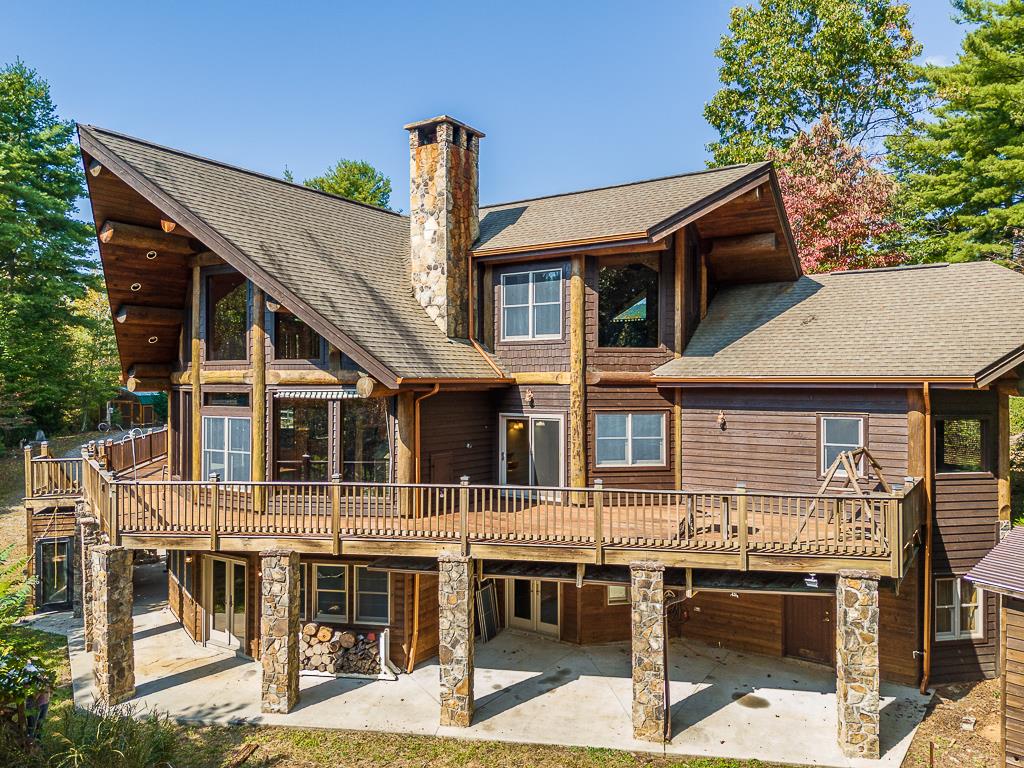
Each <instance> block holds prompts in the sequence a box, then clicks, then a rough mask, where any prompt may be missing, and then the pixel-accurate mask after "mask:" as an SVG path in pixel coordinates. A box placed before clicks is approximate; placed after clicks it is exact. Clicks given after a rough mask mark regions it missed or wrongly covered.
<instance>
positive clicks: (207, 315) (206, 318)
mask: <svg viewBox="0 0 1024 768" xmlns="http://www.w3.org/2000/svg"><path fill="white" fill-rule="evenodd" d="M231 274H238V275H239V276H240V277H241V278H242V281H243V284H244V285H245V337H244V341H243V344H244V347H245V356H244V357H241V358H239V359H237V360H228V359H226V358H225V359H223V360H222V359H219V358H218V359H214V358H211V357H210V354H209V349H210V335H211V334H210V323H211V322H212V312H211V311H210V309H211V308H210V280H211V279H212V278H215V277H220V276H223V275H231ZM200 280H201V281H202V282H201V285H200V297H199V298H200V303H199V329H200V359H201V363H202V364H203V365H204V366H207V367H210V368H216V367H221V368H231V367H237V366H238V365H239V364H240V363H242V364H251V363H252V318H253V311H254V307H253V304H252V299H253V292H252V288H253V286H252V281H251V280H249V278H247V277H246V276H245V275H243V274H242V273H241V272H239V271H238V270H236V269H233V268H232V267H230V266H227V265H224V266H217V267H204V268H203V269H202V271H201V273H200Z"/></svg>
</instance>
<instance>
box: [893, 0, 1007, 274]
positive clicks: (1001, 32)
mask: <svg viewBox="0 0 1024 768" xmlns="http://www.w3.org/2000/svg"><path fill="white" fill-rule="evenodd" d="M954 5H955V6H956V8H957V10H958V11H959V21H960V22H961V23H962V24H965V25H970V26H971V27H973V29H971V30H970V31H968V33H967V35H966V36H965V38H964V40H963V43H962V47H961V51H960V55H959V56H958V58H957V60H956V62H955V63H953V64H952V65H950V66H946V67H940V66H928V67H925V68H924V69H923V75H924V77H925V78H926V80H927V83H928V85H929V87H930V89H931V91H932V93H933V94H934V96H935V97H936V98H937V99H939V103H938V105H937V106H936V107H935V108H934V109H933V114H932V115H931V116H930V117H929V118H928V119H925V120H921V121H918V122H916V123H915V124H914V125H913V126H912V127H911V129H910V130H908V131H907V132H906V133H904V134H903V135H900V136H898V137H896V138H894V139H893V140H891V141H890V143H889V147H890V164H891V165H892V167H893V168H894V169H895V171H896V172H897V174H898V176H899V177H900V179H901V180H902V181H903V182H904V187H905V195H904V199H903V203H904V207H905V209H906V217H907V220H908V221H909V222H911V223H912V225H913V237H912V238H911V240H910V241H909V242H908V244H907V248H908V250H910V251H911V253H912V254H913V255H914V257H915V258H917V259H919V260H922V261H970V260H975V259H989V258H1003V259H1008V258H1011V257H1012V253H1013V245H1014V239H1015V238H1017V239H1019V238H1021V237H1022V233H1024V0H1002V1H1000V2H996V1H995V0H956V1H955V3H954Z"/></svg>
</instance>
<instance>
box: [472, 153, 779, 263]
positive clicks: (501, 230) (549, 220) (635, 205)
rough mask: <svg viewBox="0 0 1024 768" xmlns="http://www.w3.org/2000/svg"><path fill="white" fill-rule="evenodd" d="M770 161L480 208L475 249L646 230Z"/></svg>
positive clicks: (512, 247)
mask: <svg viewBox="0 0 1024 768" xmlns="http://www.w3.org/2000/svg"><path fill="white" fill-rule="evenodd" d="M769 166H770V164H769V163H753V164H747V165H733V166H728V167H725V168H716V169H712V170H707V171H697V172H695V173H687V174H683V175H680V176H670V177H667V178H663V179H652V180H651V181H638V182H635V183H632V184H621V185H619V186H614V187H603V188H601V189H589V190H583V191H581V192H570V193H566V194H562V195H553V196H550V197H538V198H535V199H531V200H520V201H518V202H512V203H502V204H501V205H491V206H486V207H484V208H481V209H480V236H479V237H478V238H477V241H476V244H475V245H474V246H473V248H474V250H475V251H478V252H487V251H495V250H506V249H508V250H523V249H527V248H530V247H536V246H542V245H551V244H555V243H573V242H578V241H589V240H610V239H616V238H618V239H622V237H623V236H626V235H632V236H634V237H636V236H647V235H648V234H649V233H650V231H651V230H652V229H654V228H656V227H657V225H659V224H661V223H663V222H665V221H666V220H667V219H670V218H672V217H674V216H675V215H677V214H679V213H680V212H682V211H685V210H686V209H688V208H691V207H695V206H698V204H700V203H701V202H702V201H704V200H705V199H707V198H708V197H710V196H712V195H714V194H715V193H716V192H720V191H722V190H723V189H725V188H726V187H728V186H729V185H731V184H734V183H736V182H739V181H740V180H742V179H744V178H746V177H754V176H757V175H758V174H759V173H760V172H765V171H767V170H768V168H769Z"/></svg>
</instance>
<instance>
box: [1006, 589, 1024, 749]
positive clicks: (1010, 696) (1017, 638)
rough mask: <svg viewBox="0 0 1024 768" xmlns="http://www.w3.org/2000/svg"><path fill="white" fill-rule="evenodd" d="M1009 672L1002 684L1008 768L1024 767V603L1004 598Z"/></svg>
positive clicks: (1023, 601) (1007, 668) (1007, 671)
mask: <svg viewBox="0 0 1024 768" xmlns="http://www.w3.org/2000/svg"><path fill="white" fill-rule="evenodd" d="M1003 599H1004V606H1005V610H1004V612H1003V615H1004V617H1005V619H1006V639H1005V651H1004V652H1005V655H1006V656H1005V657H1006V669H1005V674H1004V676H1003V680H1002V700H1003V734H1004V738H1005V744H1004V746H1005V753H1006V768H1022V766H1024V600H1012V599H1010V598H1003Z"/></svg>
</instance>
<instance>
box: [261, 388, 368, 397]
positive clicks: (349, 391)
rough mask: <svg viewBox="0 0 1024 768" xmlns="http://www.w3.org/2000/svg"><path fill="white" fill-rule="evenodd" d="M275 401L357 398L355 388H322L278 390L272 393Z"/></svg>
mask: <svg viewBox="0 0 1024 768" xmlns="http://www.w3.org/2000/svg"><path fill="white" fill-rule="evenodd" d="M274 398H275V399H277V400H356V399H358V398H359V395H358V393H357V392H356V388H355V387H324V388H321V389H279V390H277V391H275V392H274Z"/></svg>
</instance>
